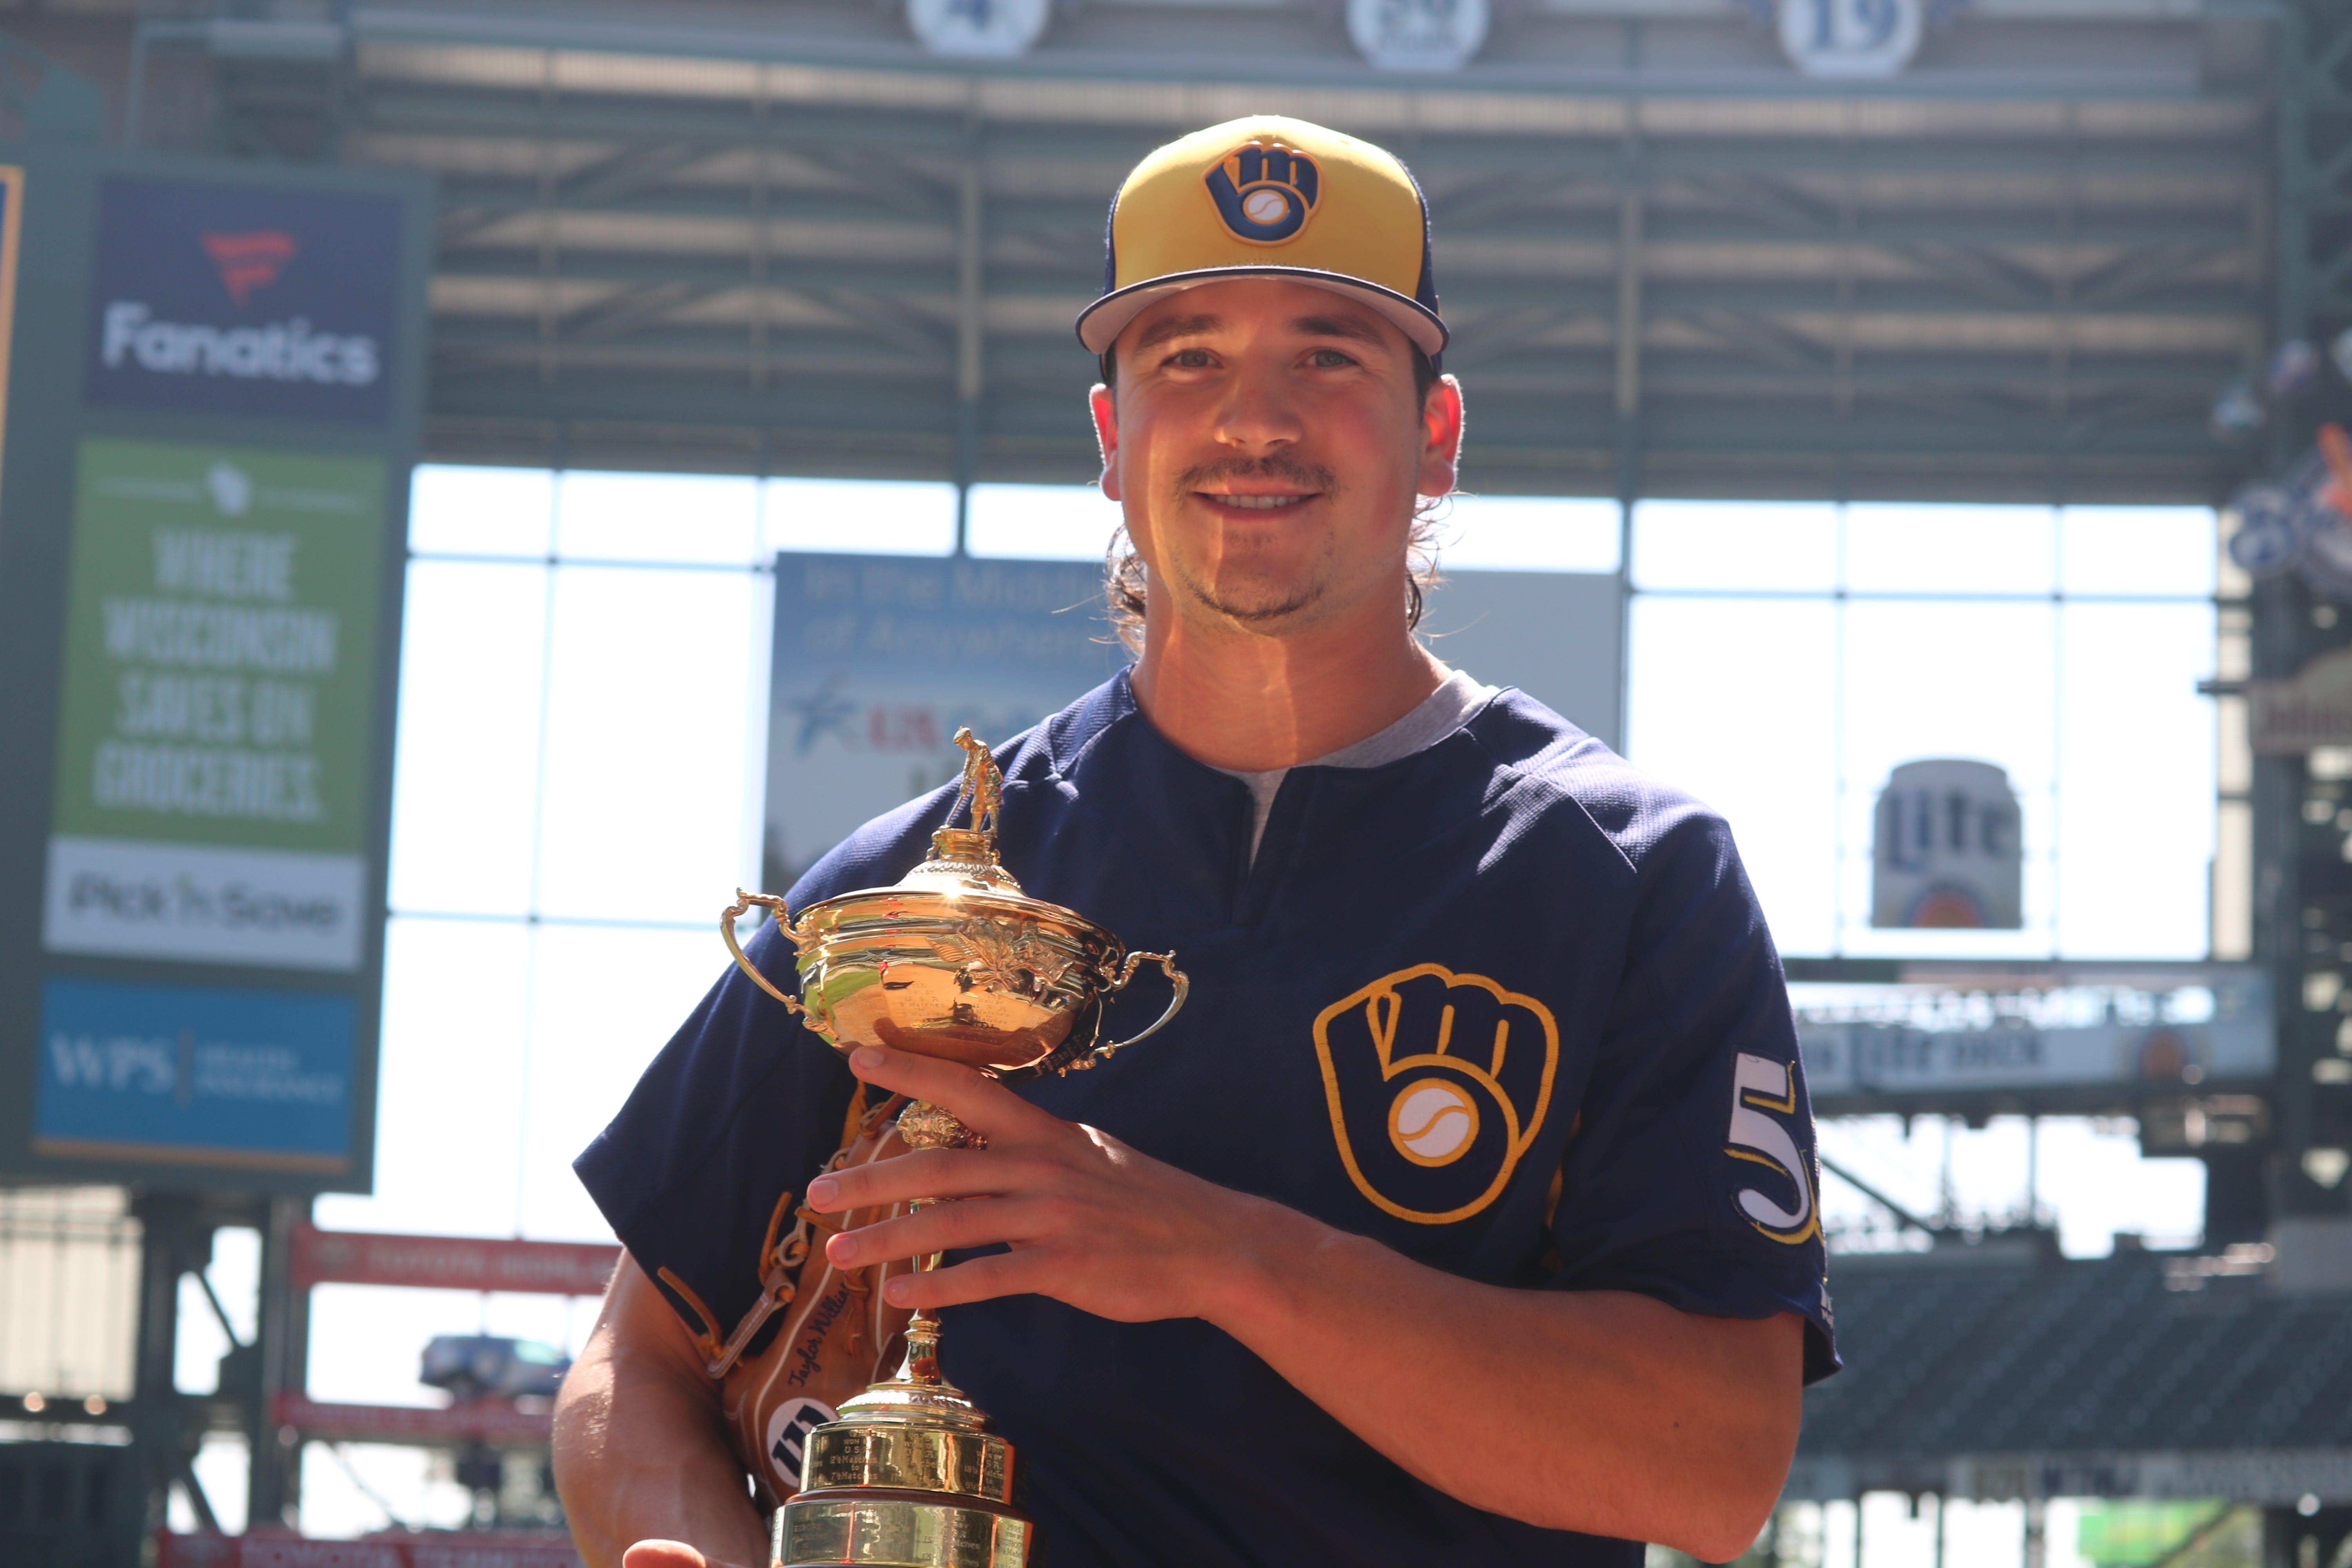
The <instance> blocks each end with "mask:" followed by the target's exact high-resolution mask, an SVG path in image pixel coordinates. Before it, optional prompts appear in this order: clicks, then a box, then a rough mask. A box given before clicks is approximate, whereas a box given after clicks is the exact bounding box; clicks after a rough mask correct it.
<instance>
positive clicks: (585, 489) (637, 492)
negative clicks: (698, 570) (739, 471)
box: [555, 469, 760, 566]
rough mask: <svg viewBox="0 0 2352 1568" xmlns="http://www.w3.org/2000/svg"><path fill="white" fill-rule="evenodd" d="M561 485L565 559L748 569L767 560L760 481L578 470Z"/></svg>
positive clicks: (558, 520) (558, 509)
mask: <svg viewBox="0 0 2352 1568" xmlns="http://www.w3.org/2000/svg"><path fill="white" fill-rule="evenodd" d="M556 485H557V489H556V505H555V552H556V554H557V555H558V556H559V557H561V558H562V559H564V560H567V561H641V562H647V563H656V562H658V563H664V564H674V565H696V566H748V565H751V563H753V562H754V561H756V560H757V559H759V542H760V490H759V485H758V482H757V481H756V480H753V479H737V478H734V477H732V476H730V475H725V474H614V473H598V472H591V471H588V470H584V469H573V470H572V471H570V472H567V473H564V474H562V475H560V476H558V479H557V481H556Z"/></svg>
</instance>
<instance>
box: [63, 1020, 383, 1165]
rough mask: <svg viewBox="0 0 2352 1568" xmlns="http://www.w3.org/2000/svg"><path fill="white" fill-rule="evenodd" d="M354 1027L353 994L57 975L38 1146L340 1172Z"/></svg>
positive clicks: (345, 1155) (84, 1154)
mask: <svg viewBox="0 0 2352 1568" xmlns="http://www.w3.org/2000/svg"><path fill="white" fill-rule="evenodd" d="M352 1022H353V1008H352V999H351V998H350V997H348V996H331V995H330V996H310V995H300V994H287V993H281V992H268V991H237V990H215V989H212V988H210V987H204V988H198V987H194V986H178V985H148V984H136V983H131V982H127V981H105V982H97V981H83V980H51V981H49V982H47V984H45V985H43V987H42V988H41V1035H40V1065H39V1068H38V1072H37V1079H36V1083H35V1089H34V1095H35V1105H34V1111H33V1147H34V1150H35V1151H36V1152H39V1153H44V1154H59V1155H66V1156H69V1157H74V1158H82V1159H124V1158H128V1159H134V1160H153V1161H159V1162H169V1163H174V1164H197V1165H223V1166H247V1167H254V1168H259V1169H281V1170H299V1171H317V1172H323V1173H339V1172H341V1171H342V1170H343V1169H344V1168H345V1167H346V1166H347V1165H349V1164H350V1163H351V1136H352V1101H351V1092H352Z"/></svg>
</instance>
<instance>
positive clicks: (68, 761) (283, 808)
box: [43, 437, 386, 970]
mask: <svg viewBox="0 0 2352 1568" xmlns="http://www.w3.org/2000/svg"><path fill="white" fill-rule="evenodd" d="M385 480H386V472H385V465H384V463H383V460H382V459H381V458H372V457H354V456H342V455H321V454H317V453H310V452H299V451H289V450H273V449H270V448H266V447H242V446H228V445H215V444H211V443H203V444H198V443H182V442H173V443H164V442H152V441H131V440H120V439H108V438H98V437H93V438H89V439H87V440H85V441H83V442H82V444H81V447H80V449H79V459H78V464H77V476H76V484H75V500H74V512H73V540H72V567H71V576H70V586H69V588H68V605H67V635H66V659H65V671H64V682H63V688H62V693H61V698H62V700H61V704H60V710H59V719H58V752H57V775H56V793H55V795H54V800H55V803H56V804H55V807H54V816H53V818H52V822H51V834H50V838H49V849H48V875H47V902H46V906H45V910H44V919H43V945H44V946H45V947H47V949H48V950H49V951H50V952H79V953H93V954H106V955H110V956H115V957H139V958H160V959H175V960H181V961H194V962H210V963H239V964H253V965H263V966H272V967H277V966H291V967H298V968H310V969H330V970H351V969H355V968H357V967H358V965H359V962H360V954H361V936H362V924H363V912H362V898H363V891H364V889H365V886H366V881H367V876H366V870H367V864H366V854H365V851H366V844H367V830H368V825H369V822H370V820H371V813H372V809H373V801H372V800H371V798H370V796H371V793H372V790H373V778H372V771H373V770H372V768H371V747H372V745H373V726H374V692H375V689H376V680H377V673H378V672H377V670H376V668H375V653H376V648H377V647H378V637H377V625H376V619H377V616H378V614H379V609H380V606H381V605H382V603H383V582H382V579H381V573H382V565H381V563H382V562H383V556H384V537H383V529H384V507H385Z"/></svg>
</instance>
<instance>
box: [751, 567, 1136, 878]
mask: <svg viewBox="0 0 2352 1568" xmlns="http://www.w3.org/2000/svg"><path fill="white" fill-rule="evenodd" d="M1126 663H1127V654H1126V651H1125V650H1124V649H1123V648H1121V647H1119V646H1118V641H1117V639H1116V638H1114V637H1112V636H1111V631H1110V626H1109V624H1108V621H1107V620H1106V619H1105V618H1104V613H1103V605H1102V568H1101V567H1099V566H1097V565H1094V564H1092V563H1076V562H1063V561H971V560H941V559H925V558H921V557H917V558H912V559H910V558H908V557H907V556H903V555H817V554H798V553H785V554H780V555H778V556H777V557H776V620H775V658H774V664H773V667H772V673H771V677H770V681H769V703H770V718H769V724H768V806H767V847H766V855H765V859H766V862H767V864H766V877H767V881H768V887H769V889H770V890H771V891H773V892H781V891H782V890H783V889H785V888H787V887H789V886H791V884H792V883H793V881H794V880H796V879H798V878H799V877H800V875H801V873H802V872H803V871H805V870H807V869H808V868H809V867H810V866H811V865H813V864H814V862H815V861H816V859H817V858H818V857H820V856H822V855H823V854H824V852H825V851H826V850H828V849H830V848H832V847H834V846H835V844H837V843H839V842H840V841H841V840H842V839H843V838H845V837H848V835H849V834H850V833H851V832H853V831H854V830H856V828H857V827H858V826H860V825H861V824H863V823H864V822H866V820H867V819H868V818H870V817H873V816H878V815H879V814H881V813H882V812H885V811H887V810H889V809H890V808H891V807H892V806H894V805H898V804H899V803H901V802H903V801H906V800H908V799H910V798H912V797H913V796H915V795H921V794H923V793H924V792H925V791H927V790H930V789H933V788H936V787H937V786H939V785H940V784H944V783H946V782H947V781H948V780H950V779H951V778H953V777H954V776H955V775H956V773H957V771H958V769H959V768H960V767H961V764H962V760H963V753H962V752H959V751H958V750H956V747H955V732H956V730H957V728H958V727H959V726H968V727H970V729H971V731H972V733H974V734H976V735H978V736H980V737H981V738H982V740H985V741H987V742H989V743H990V744H992V745H994V744H997V743H999V742H1003V741H1007V740H1010V739H1011V738H1012V737H1013V736H1014V735H1016V734H1018V733H1020V732H1021V731H1024V730H1026V729H1028V728H1029V727H1030V726H1031V725H1033V724H1034V723H1036V722H1037V721H1039V720H1040V719H1043V718H1045V716H1046V715H1047V714H1049V713H1053V712H1055V711H1056V710H1059V709H1061V708H1064V707H1066V706H1067V705H1068V704H1069V703H1070V702H1071V701H1072V700H1075V699H1076V698H1078V697H1079V696H1082V695H1083V694H1084V693H1086V692H1087V691H1088V690H1090V689H1093V688H1094V687H1096V686H1098V685H1100V684H1101V683H1102V682H1103V681H1105V680H1107V679H1109V678H1110V677H1111V676H1112V675H1113V674H1115V673H1116V672H1117V671H1118V669H1119V668H1120V667H1122V666H1123V665H1125V664H1126Z"/></svg>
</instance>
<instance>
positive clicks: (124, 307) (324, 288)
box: [82, 175, 408, 424]
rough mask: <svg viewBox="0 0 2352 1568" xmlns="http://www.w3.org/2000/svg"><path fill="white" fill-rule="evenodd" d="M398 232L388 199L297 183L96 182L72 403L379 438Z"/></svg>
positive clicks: (398, 220) (386, 394)
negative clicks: (338, 425) (78, 399)
mask: <svg viewBox="0 0 2352 1568" xmlns="http://www.w3.org/2000/svg"><path fill="white" fill-rule="evenodd" d="M406 221H407V220H406V216H405V212H404V203H403V201H402V200H401V199H400V198H398V197H396V196H394V195H388V194H383V193H379V192H373V191H368V190H362V189H348V188H333V187H331V186H321V185H319V184H316V183H315V182H313V181H312V180H310V179H309V178H307V177H306V178H304V179H303V180H301V181H299V182H281V181H280V180H279V179H277V178H271V179H267V180H260V181H252V182H248V181H247V180H245V179H236V180H224V179H215V178H211V177H205V178H186V179H169V180H165V179H147V178H134V177H131V176H128V175H121V176H112V177H110V178H108V179H106V180H105V181H104V182H102V184H100V191H99V211H98V235H97V244H96V246H95V247H94V254H93V256H92V258H91V261H92V267H91V279H90V301H89V339H88V344H89V347H88V350H87V354H88V357H87V358H86V360H85V361H84V372H83V381H82V395H83V396H84V397H85V398H87V399H88V400H89V402H90V403H92V404H94V405H110V406H117V407H139V408H180V409H186V410H189V411H192V412H199V413H203V414H205V415H208V416H209V415H223V414H226V415H257V416H263V417H268V418H278V419H303V420H314V419H315V420H340V421H351V422H358V423H365V424H376V423H380V422H381V421H382V420H383V419H384V418H385V417H386V416H388V415H389V413H390V411H391V392H392V387H391V383H392V381H393V379H394V377H393V369H394V353H393V348H394V335H395V331H396V329H397V327H398V325H399V322H400V321H401V319H402V311H403V309H404V304H403V298H402V294H401V289H400V279H401V273H402V261H403V257H404V254H405V252H406V250H407V248H408V247H406V246H405V245H404V242H403V235H404V231H405V228H406Z"/></svg>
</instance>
